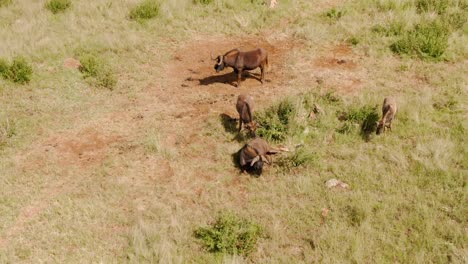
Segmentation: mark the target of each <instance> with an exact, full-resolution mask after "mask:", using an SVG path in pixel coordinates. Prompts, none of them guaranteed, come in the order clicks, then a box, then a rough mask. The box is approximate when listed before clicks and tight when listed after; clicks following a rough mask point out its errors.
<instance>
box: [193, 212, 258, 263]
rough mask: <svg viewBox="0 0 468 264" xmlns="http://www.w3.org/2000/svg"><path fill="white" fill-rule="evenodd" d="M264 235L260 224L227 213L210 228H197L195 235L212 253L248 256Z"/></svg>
mask: <svg viewBox="0 0 468 264" xmlns="http://www.w3.org/2000/svg"><path fill="white" fill-rule="evenodd" d="M262 233H263V231H262V227H260V226H259V225H258V224H255V223H253V222H251V221H248V220H246V219H241V218H239V217H238V216H236V215H234V214H231V213H225V214H222V215H221V216H219V217H218V219H217V220H216V222H214V223H213V224H211V225H210V226H209V227H200V228H197V229H196V230H195V232H194V235H195V237H196V238H198V239H199V240H200V241H201V243H202V244H203V246H204V247H205V248H206V249H207V250H208V251H210V252H213V253H227V254H231V255H244V256H246V255H248V254H250V253H251V252H252V251H253V250H254V249H255V246H256V244H257V241H258V239H259V238H260V237H261V235H262Z"/></svg>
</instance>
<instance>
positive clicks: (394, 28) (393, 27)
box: [371, 21, 405, 37]
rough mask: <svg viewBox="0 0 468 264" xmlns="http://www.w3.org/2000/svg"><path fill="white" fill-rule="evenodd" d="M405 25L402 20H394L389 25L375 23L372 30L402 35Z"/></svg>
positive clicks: (385, 33) (384, 33)
mask: <svg viewBox="0 0 468 264" xmlns="http://www.w3.org/2000/svg"><path fill="white" fill-rule="evenodd" d="M404 28H405V25H404V24H403V23H402V22H399V21H394V22H392V23H391V24H390V25H389V26H388V27H385V26H382V25H375V26H373V27H372V29H371V30H372V32H375V33H378V34H381V35H384V36H386V37H389V36H400V35H402V34H403V33H404Z"/></svg>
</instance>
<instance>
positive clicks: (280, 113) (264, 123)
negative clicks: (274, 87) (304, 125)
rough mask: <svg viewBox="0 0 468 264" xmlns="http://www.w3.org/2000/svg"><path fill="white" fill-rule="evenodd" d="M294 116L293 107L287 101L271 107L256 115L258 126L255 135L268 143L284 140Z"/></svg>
mask: <svg viewBox="0 0 468 264" xmlns="http://www.w3.org/2000/svg"><path fill="white" fill-rule="evenodd" d="M294 114H295V107H294V105H293V103H292V102H291V101H290V100H288V99H286V100H284V101H281V102H280V103H279V104H277V105H273V106H271V107H270V108H268V109H266V110H265V111H264V112H261V113H259V114H258V115H257V122H258V123H259V124H260V128H258V129H257V134H258V135H259V136H261V137H263V138H265V139H266V140H268V141H282V140H284V139H286V136H287V135H288V132H289V126H290V125H291V124H292V122H293V119H294Z"/></svg>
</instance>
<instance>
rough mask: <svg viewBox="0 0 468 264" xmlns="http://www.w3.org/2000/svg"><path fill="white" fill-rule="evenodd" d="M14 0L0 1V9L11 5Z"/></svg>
mask: <svg viewBox="0 0 468 264" xmlns="http://www.w3.org/2000/svg"><path fill="white" fill-rule="evenodd" d="M12 2H13V0H0V7H3V6H7V5H9V4H11V3H12Z"/></svg>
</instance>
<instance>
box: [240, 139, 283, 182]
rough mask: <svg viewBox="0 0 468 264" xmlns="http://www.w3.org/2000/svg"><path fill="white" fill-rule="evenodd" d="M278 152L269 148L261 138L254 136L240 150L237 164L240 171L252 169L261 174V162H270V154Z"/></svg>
mask: <svg viewBox="0 0 468 264" xmlns="http://www.w3.org/2000/svg"><path fill="white" fill-rule="evenodd" d="M278 152H279V150H277V149H273V148H271V147H270V146H269V145H268V143H267V142H266V141H265V140H263V139H262V138H259V137H256V138H254V139H253V140H252V141H250V142H249V143H247V144H246V145H245V146H244V147H243V148H242V149H241V150H240V154H239V164H240V166H241V170H242V172H245V171H253V172H254V173H256V174H258V175H261V174H262V170H263V163H267V164H270V163H271V157H270V155H272V154H276V153H278Z"/></svg>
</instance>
